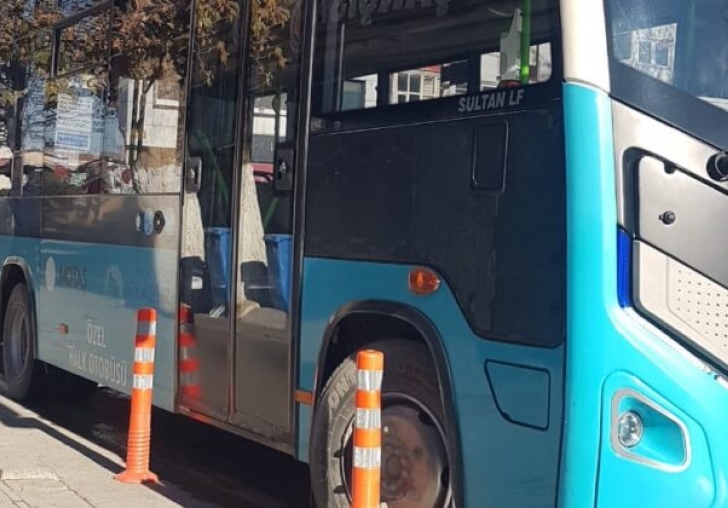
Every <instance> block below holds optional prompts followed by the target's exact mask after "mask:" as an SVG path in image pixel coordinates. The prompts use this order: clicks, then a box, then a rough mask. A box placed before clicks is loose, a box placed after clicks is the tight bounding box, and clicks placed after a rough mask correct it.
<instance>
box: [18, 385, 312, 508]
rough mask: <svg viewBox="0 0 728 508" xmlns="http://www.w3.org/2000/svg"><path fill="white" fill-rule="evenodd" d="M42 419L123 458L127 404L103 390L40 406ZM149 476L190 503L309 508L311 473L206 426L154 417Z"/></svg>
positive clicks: (277, 454)
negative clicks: (189, 498) (78, 400)
mask: <svg viewBox="0 0 728 508" xmlns="http://www.w3.org/2000/svg"><path fill="white" fill-rule="evenodd" d="M29 407H30V408H31V409H33V410H34V411H36V412H37V413H39V414H40V415H41V416H43V417H44V418H46V419H48V420H50V421H51V422H53V423H55V424H56V425H59V426H60V427H63V428H65V429H67V430H69V431H71V432H74V433H77V434H80V435H81V436H83V437H85V438H86V439H88V440H90V441H92V442H94V443H95V444H97V445H99V446H101V447H103V448H105V449H107V450H109V451H111V452H113V453H115V454H118V455H119V456H121V457H124V456H125V451H124V450H125V448H126V429H127V425H128V419H129V401H128V399H127V398H125V397H123V396H121V395H118V394H116V393H114V392H112V391H110V390H106V389H100V390H99V391H98V392H97V393H96V394H94V396H93V397H92V398H91V399H90V400H89V401H88V402H86V403H84V404H82V405H81V404H69V403H68V402H67V401H65V402H61V401H47V400H46V401H43V402H41V403H37V404H34V405H32V406H29ZM151 469H152V471H154V472H155V473H157V474H158V475H159V476H160V479H161V480H162V481H166V482H170V483H172V484H174V485H176V486H177V487H179V488H181V489H182V490H184V491H186V492H188V493H189V494H191V495H192V496H193V497H194V498H196V499H198V500H200V501H204V502H207V503H212V504H214V505H216V506H219V507H221V508H227V507H235V508H258V507H260V508H309V507H310V506H311V504H310V484H309V480H308V468H307V467H306V465H305V464H301V463H300V462H298V461H296V460H294V459H293V458H291V457H289V456H287V455H285V454H283V453H280V452H277V451H274V450H270V449H268V448H265V447H263V446H260V445H257V444H255V443H252V442H250V441H246V440H245V439H243V438H240V437H237V436H235V435H232V434H230V433H228V432H224V431H221V430H218V429H215V428H213V427H210V426H209V425H204V424H201V423H198V422H195V421H192V420H190V419H189V418H186V417H184V416H180V415H172V414H169V413H167V412H165V411H161V410H155V411H154V413H153V416H152V451H151Z"/></svg>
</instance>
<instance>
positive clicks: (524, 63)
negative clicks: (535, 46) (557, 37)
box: [521, 0, 531, 85]
mask: <svg viewBox="0 0 728 508" xmlns="http://www.w3.org/2000/svg"><path fill="white" fill-rule="evenodd" d="M530 78H531V0H522V2H521V84H522V85H527V84H528V82H529V79H530Z"/></svg>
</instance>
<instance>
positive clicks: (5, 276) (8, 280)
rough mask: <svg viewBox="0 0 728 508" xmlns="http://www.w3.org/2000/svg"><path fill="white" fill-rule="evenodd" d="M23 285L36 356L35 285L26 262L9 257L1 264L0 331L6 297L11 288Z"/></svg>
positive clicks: (15, 257)
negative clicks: (26, 290)
mask: <svg viewBox="0 0 728 508" xmlns="http://www.w3.org/2000/svg"><path fill="white" fill-rule="evenodd" d="M21 282H22V283H25V285H26V286H27V288H28V299H29V300H30V313H31V315H30V318H31V319H30V322H31V325H32V326H33V338H34V341H35V344H33V346H34V351H35V354H36V356H37V354H38V315H37V305H36V301H35V284H34V281H33V274H32V272H31V270H30V265H29V264H28V262H27V261H26V260H25V259H23V258H20V257H17V256H10V257H8V258H6V259H5V261H4V262H3V267H2V273H1V274H0V330H2V327H3V326H4V324H5V323H4V322H5V308H6V306H7V303H8V297H9V296H10V292H11V291H12V289H13V287H15V285H16V284H18V283H21Z"/></svg>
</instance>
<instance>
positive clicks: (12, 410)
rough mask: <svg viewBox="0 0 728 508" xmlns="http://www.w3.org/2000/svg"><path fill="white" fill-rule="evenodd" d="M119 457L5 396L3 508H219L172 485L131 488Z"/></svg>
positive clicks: (0, 472) (0, 412) (0, 438)
mask: <svg viewBox="0 0 728 508" xmlns="http://www.w3.org/2000/svg"><path fill="white" fill-rule="evenodd" d="M123 469H124V463H123V460H122V459H120V458H119V457H118V456H116V455H115V454H113V453H111V452H109V451H107V450H105V449H103V448H101V447H99V446H97V445H95V444H93V443H91V442H90V441H88V440H86V439H84V438H82V437H80V436H78V435H76V434H74V433H72V432H69V431H67V430H65V429H63V428H61V427H58V426H56V425H54V424H53V423H51V422H49V421H47V420H44V419H43V418H41V417H40V416H38V414H36V413H34V412H32V411H29V410H28V409H25V408H24V407H22V406H20V405H18V404H15V403H13V402H11V401H9V400H7V399H5V398H2V397H0V508H11V507H12V508H89V507H94V508H96V507H98V508H102V507H103V508H117V507H118V508H129V507H130V506H133V507H139V508H147V507H154V508H156V507H164V508H167V507H179V506H183V507H191V508H214V507H213V506H212V505H210V504H206V503H202V502H200V501H198V500H195V499H193V498H191V497H190V496H189V495H188V494H186V493H184V492H182V491H181V490H179V489H177V488H175V487H174V486H172V485H167V484H164V479H162V484H161V485H155V486H144V485H125V484H122V483H119V482H117V481H115V480H114V474H116V473H118V472H120V471H122V470H123Z"/></svg>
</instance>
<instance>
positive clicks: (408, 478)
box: [344, 393, 450, 508]
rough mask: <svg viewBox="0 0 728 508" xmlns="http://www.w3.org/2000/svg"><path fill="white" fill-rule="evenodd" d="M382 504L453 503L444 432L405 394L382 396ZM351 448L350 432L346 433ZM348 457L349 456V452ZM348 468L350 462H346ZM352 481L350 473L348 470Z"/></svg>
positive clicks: (410, 507)
mask: <svg viewBox="0 0 728 508" xmlns="http://www.w3.org/2000/svg"><path fill="white" fill-rule="evenodd" d="M382 406H383V409H382V469H381V501H382V502H383V503H387V507H388V508H442V507H444V506H448V503H449V501H450V488H449V477H448V474H449V467H448V456H447V450H446V447H445V439H444V432H443V430H442V427H441V426H440V425H439V424H438V423H437V421H436V420H435V418H434V417H433V415H432V414H431V413H430V411H429V410H428V409H427V408H426V407H424V405H422V404H421V403H419V401H417V400H415V399H413V398H412V397H409V396H407V395H403V394H391V393H389V394H383V395H382ZM347 434H348V435H347V440H349V445H348V446H347V448H349V449H350V447H351V441H350V437H351V433H350V432H349V433H347ZM347 455H349V453H347ZM344 462H345V464H344V467H346V468H347V469H348V467H349V465H350V464H351V462H350V461H349V460H345V461H344ZM344 473H345V477H346V478H347V481H349V485H351V483H350V480H351V477H350V472H349V471H345V472H344Z"/></svg>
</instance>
